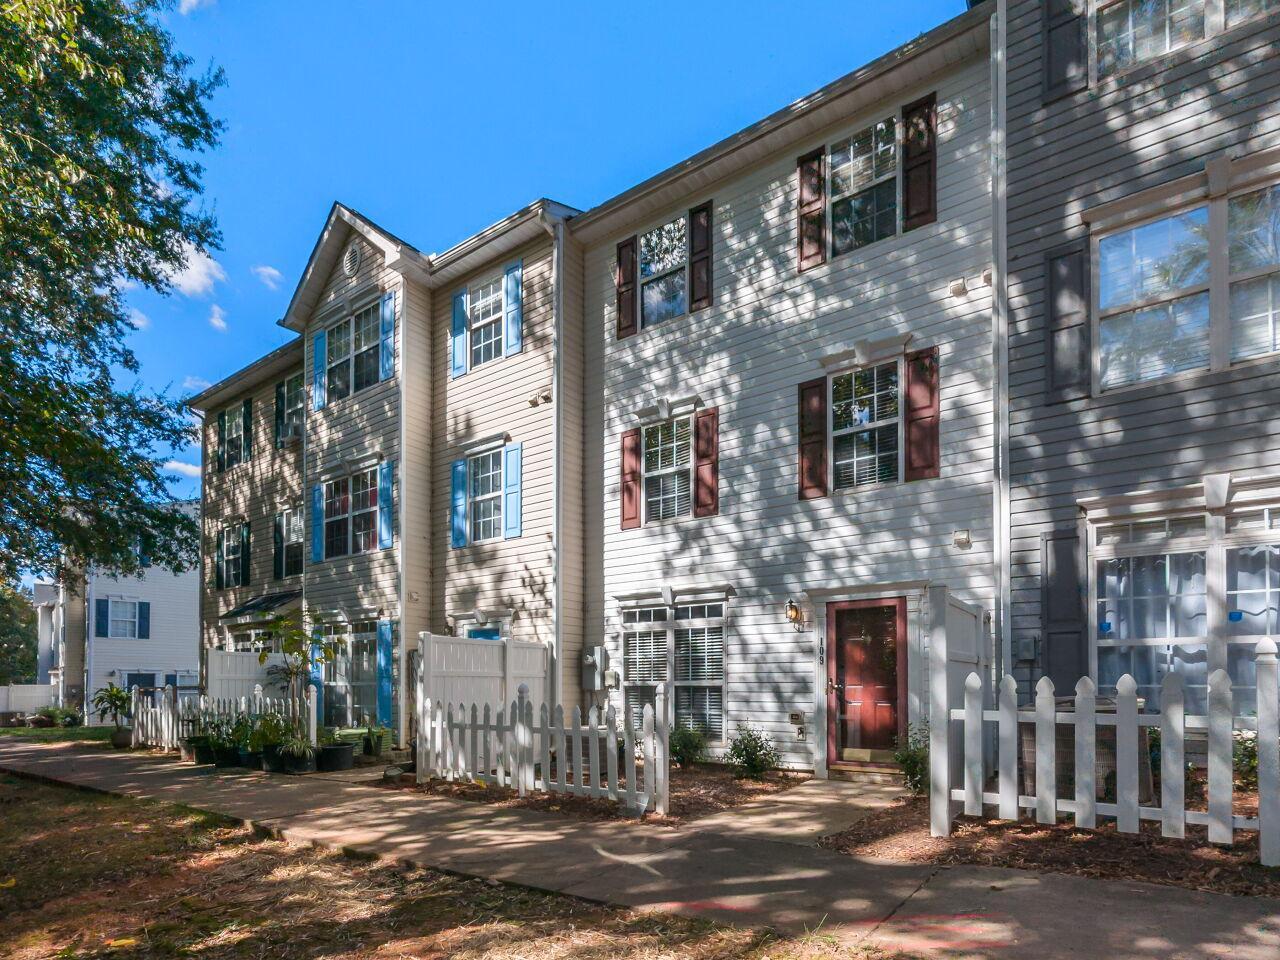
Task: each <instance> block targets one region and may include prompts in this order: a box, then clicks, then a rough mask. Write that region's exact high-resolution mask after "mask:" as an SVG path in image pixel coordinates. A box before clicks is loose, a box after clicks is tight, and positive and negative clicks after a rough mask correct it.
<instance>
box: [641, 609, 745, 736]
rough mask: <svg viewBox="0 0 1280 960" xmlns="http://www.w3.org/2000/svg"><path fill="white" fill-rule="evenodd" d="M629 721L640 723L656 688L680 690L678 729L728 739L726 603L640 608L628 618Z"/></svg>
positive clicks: (676, 711) (676, 693) (677, 716)
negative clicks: (670, 683) (666, 685)
mask: <svg viewBox="0 0 1280 960" xmlns="http://www.w3.org/2000/svg"><path fill="white" fill-rule="evenodd" d="M622 623H623V680H624V688H625V696H626V709H627V715H628V717H630V718H631V719H632V722H633V723H636V724H638V723H639V722H640V717H641V711H642V710H643V708H644V705H645V704H646V703H648V704H652V703H653V702H654V695H655V689H656V685H657V684H659V683H663V682H665V681H666V680H667V679H671V680H672V681H673V684H674V687H675V704H674V706H675V719H676V723H677V724H682V725H684V726H688V727H691V728H693V729H697V730H700V731H702V733H703V734H704V735H705V736H706V737H707V739H708V740H710V741H713V742H716V741H720V740H723V738H724V630H725V627H724V603H723V601H717V602H697V603H685V604H676V605H674V606H673V607H666V606H652V607H634V608H629V609H625V610H623V612H622Z"/></svg>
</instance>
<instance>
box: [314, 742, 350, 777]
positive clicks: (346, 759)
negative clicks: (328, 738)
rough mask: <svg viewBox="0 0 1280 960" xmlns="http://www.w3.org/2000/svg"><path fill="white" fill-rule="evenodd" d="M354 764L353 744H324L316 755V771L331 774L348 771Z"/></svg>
mask: <svg viewBox="0 0 1280 960" xmlns="http://www.w3.org/2000/svg"><path fill="white" fill-rule="evenodd" d="M355 762H356V745H355V744H354V743H326V744H325V745H324V746H322V747H321V748H320V752H319V753H318V754H316V769H317V770H323V771H325V772H326V773H331V772H333V771H334V770H350V769H351V768H352V767H353V766H355Z"/></svg>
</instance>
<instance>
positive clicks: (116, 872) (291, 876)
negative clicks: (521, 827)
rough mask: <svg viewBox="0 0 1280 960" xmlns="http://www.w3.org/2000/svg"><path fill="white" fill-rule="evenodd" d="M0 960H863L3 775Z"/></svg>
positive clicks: (829, 946)
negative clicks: (364, 856)
mask: <svg viewBox="0 0 1280 960" xmlns="http://www.w3.org/2000/svg"><path fill="white" fill-rule="evenodd" d="M0 811H2V812H0V918H2V919H0V928H2V929H3V936H0V958H3V960H35V958H53V957H57V958H79V957H84V958H88V957H93V958H112V960H116V958H120V960H126V958H152V957H190V956H193V955H194V956H199V957H201V958H208V960H222V958H246V960H247V958H262V957H270V958H273V960H274V958H280V960H290V958H303V957H306V958H312V957H324V958H326V960H329V958H380V960H393V958H396V960H398V958H402V957H417V958H443V957H450V958H458V960H508V958H516V957H519V958H521V960H570V958H572V960H606V958H608V960H613V958H623V960H625V958H642V957H645V958H650V957H651V958H698V960H712V958H716V960H766V958H777V960H784V958H785V960H801V958H803V960H810V958H819V957H860V958H865V957H867V954H866V953H865V952H864V951H859V950H854V949H848V948H841V947H838V946H836V945H834V944H833V943H832V942H830V941H829V940H828V939H827V938H824V937H821V936H812V937H807V938H804V939H801V940H779V939H776V938H774V937H771V936H770V935H769V934H768V933H766V932H763V931H752V930H738V929H729V928H725V927H720V926H716V925H713V924H710V923H707V922H702V921H697V920H689V919H684V918H680V917H669V916H659V915H652V914H638V913H634V912H631V911H626V910H615V909H610V908H606V907H600V906H596V905H593V904H588V903H584V902H583V901H580V900H574V899H571V898H567V897H560V896H554V895H551V894H543V893H535V892H531V891H528V890H524V889H521V888H516V887H509V886H504V885H499V884H489V883H486V882H483V881H478V880H466V879H461V878H457V877H451V876H446V875H443V874H439V873H434V872H432V871H428V870H417V869H409V868H404V867H397V866H392V865H389V864H384V863H378V862H374V861H368V860H358V859H352V858H349V857H344V856H341V855H339V854H335V853H329V852H324V851H319V850H316V849H314V848H312V847H307V846H300V845H298V846H295V845H290V844H287V843H284V842H281V841H276V840H268V839H263V838H262V837H260V836H257V835H255V834H254V833H252V832H251V831H249V830H248V829H246V828H244V827H241V826H238V825H236V824H233V823H230V822H228V821H225V820H221V819H219V818H217V817H213V816H210V815H207V814H202V813H197V812H193V811H191V810H186V809H182V808H179V807H173V806H167V805H162V804H156V803H146V802H141V801H135V800H126V799H122V798H117V797H105V796H100V795H97V794H90V793H82V792H78V791H74V790H67V789H62V788H58V787H47V786H42V785H38V784H34V783H29V782H26V781H22V780H18V779H16V778H13V777H8V776H5V775H0Z"/></svg>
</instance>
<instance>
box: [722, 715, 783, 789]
mask: <svg viewBox="0 0 1280 960" xmlns="http://www.w3.org/2000/svg"><path fill="white" fill-rule="evenodd" d="M724 759H725V762H727V763H728V764H729V766H730V767H731V768H732V770H733V775H734V776H735V777H738V778H745V779H748V780H762V779H764V775H765V774H766V773H767V772H769V771H770V770H772V769H773V768H775V767H776V766H778V764H779V763H780V762H781V760H780V758H779V757H778V751H777V749H775V747H774V745H773V741H772V740H771V739H769V737H767V736H765V735H764V733H763V732H762V731H761V730H759V729H757V728H756V727H753V726H750V725H749V724H745V723H740V724H738V735H737V736H736V737H733V738H732V739H730V741H729V749H728V750H727V751H726V752H725V755H724Z"/></svg>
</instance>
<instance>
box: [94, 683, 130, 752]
mask: <svg viewBox="0 0 1280 960" xmlns="http://www.w3.org/2000/svg"><path fill="white" fill-rule="evenodd" d="M93 708H94V709H95V710H97V711H98V719H99V720H105V719H106V718H107V717H108V716H110V717H111V722H112V723H114V724H115V726H116V728H115V729H114V730H112V731H111V745H112V746H113V747H115V748H116V749H117V750H119V749H123V748H124V747H128V746H130V745H132V743H133V731H132V730H130V729H129V728H128V727H126V726H125V725H124V724H122V723H121V722H120V718H121V717H124V716H127V715H128V713H129V691H128V690H125V689H124V688H123V687H117V686H116V685H115V684H114V683H108V684H107V685H106V686H105V687H99V688H98V690H97V691H96V692H95V693H94V695H93Z"/></svg>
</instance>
